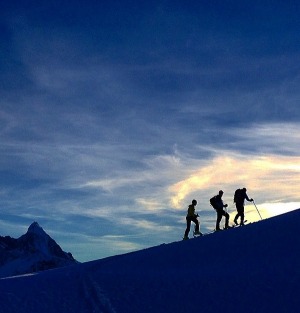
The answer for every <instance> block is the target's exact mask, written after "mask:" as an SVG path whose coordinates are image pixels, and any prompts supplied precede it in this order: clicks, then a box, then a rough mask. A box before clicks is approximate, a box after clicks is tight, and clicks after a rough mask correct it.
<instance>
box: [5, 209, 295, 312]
mask: <svg viewBox="0 0 300 313" xmlns="http://www.w3.org/2000/svg"><path fill="white" fill-rule="evenodd" d="M299 225H300V210H296V211H293V212H290V213H287V214H284V215H280V216H276V217H273V218H270V219H268V220H264V221H261V222H257V223H252V224H250V225H247V226H244V227H240V228H235V229H231V230H227V231H223V232H218V233H214V234H211V235H207V236H204V237H202V238H195V239H191V240H188V241H178V242H175V243H171V244H162V245H160V246H157V247H153V248H149V249H145V250H141V251H138V252H132V253H128V254H123V255H119V256H114V257H110V258H106V259H102V260H97V261H93V262H87V263H82V264H76V265H72V266H68V267H65V268H60V269H54V270H48V271H44V272H41V273H38V274H34V275H29V276H28V275H27V276H21V277H13V278H5V279H1V280H0V312H1V313H11V312H13V313H68V312H70V313H71V312H72V313H77V312H78V313H87V312H88V313H92V312H94V313H95V312H106V313H107V312H118V313H120V312H122V313H123V312H125V313H147V312H149V313H150V312H151V313H154V312H155V313H158V312H173V313H174V312H182V313H185V312H198V313H200V312H205V313H209V312H214V313H215V312H231V313H232V312H239V313H241V312H243V313H248V312H251V313H253V312H272V313H273V312H280V313H284V312H289V313H292V312H299V311H300V299H299V283H300V280H299V278H300V269H299V260H300V259H299V257H300V250H299V246H300V236H299Z"/></svg>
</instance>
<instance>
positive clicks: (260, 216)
mask: <svg viewBox="0 0 300 313" xmlns="http://www.w3.org/2000/svg"><path fill="white" fill-rule="evenodd" d="M253 204H254V206H255V209H256V211H257V213H258V214H259V216H260V219H261V220H262V217H261V215H260V213H259V211H258V208H257V206H256V204H255V202H254V200H253Z"/></svg>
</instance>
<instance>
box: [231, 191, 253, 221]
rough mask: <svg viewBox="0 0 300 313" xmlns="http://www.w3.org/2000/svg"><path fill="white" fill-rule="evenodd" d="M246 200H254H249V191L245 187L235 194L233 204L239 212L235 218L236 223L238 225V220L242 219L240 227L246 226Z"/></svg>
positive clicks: (250, 200)
mask: <svg viewBox="0 0 300 313" xmlns="http://www.w3.org/2000/svg"><path fill="white" fill-rule="evenodd" d="M245 200H247V201H249V202H252V201H253V199H249V197H248V195H247V189H246V188H245V187H244V188H242V189H237V190H236V191H235V193H234V198H233V202H235V207H236V210H237V215H236V216H235V218H234V223H235V224H236V225H238V221H237V220H238V218H239V217H240V218H241V222H240V225H244V219H245V207H244V205H245Z"/></svg>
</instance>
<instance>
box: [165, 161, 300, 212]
mask: <svg viewBox="0 0 300 313" xmlns="http://www.w3.org/2000/svg"><path fill="white" fill-rule="evenodd" d="M220 186H222V188H224V190H231V191H233V190H234V188H236V187H243V186H247V189H248V190H250V191H251V194H255V197H256V198H257V199H260V200H261V202H270V203H273V202H274V203H275V202H276V203H278V202H280V203H281V202H282V203H285V202H297V201H298V199H300V157H291V156H273V155H270V156H262V157H255V156H252V157H245V156H239V155H228V156H226V157H224V156H221V157H216V158H214V159H213V160H211V161H210V162H206V163H205V164H203V165H202V166H200V167H199V169H198V170H197V171H195V173H194V174H193V175H192V176H190V177H187V178H185V179H183V180H182V181H180V182H178V183H176V184H174V185H172V186H171V187H170V189H169V191H170V192H171V194H172V196H171V203H172V206H173V207H174V208H181V205H182V202H183V200H185V199H186V198H187V196H189V195H190V194H191V193H193V192H195V191H201V192H203V191H204V192H205V191H207V194H210V193H211V192H212V191H211V190H214V192H216V191H217V190H218V188H219V187H220Z"/></svg>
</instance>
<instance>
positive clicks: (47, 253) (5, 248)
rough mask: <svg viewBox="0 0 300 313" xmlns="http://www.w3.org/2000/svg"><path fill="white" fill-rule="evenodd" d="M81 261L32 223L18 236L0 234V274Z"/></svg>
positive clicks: (17, 273) (23, 271)
mask: <svg viewBox="0 0 300 313" xmlns="http://www.w3.org/2000/svg"><path fill="white" fill-rule="evenodd" d="M75 263H78V262H77V261H76V260H75V259H74V258H73V256H72V254H71V253H66V252H64V251H63V250H62V249H61V247H60V246H59V245H58V244H57V243H56V242H55V241H54V240H53V239H52V238H51V237H50V236H49V235H48V234H47V233H46V232H45V231H44V230H43V228H42V227H40V225H39V224H38V223H37V222H33V223H32V224H31V225H30V226H29V228H28V231H27V233H26V234H24V235H23V236H21V237H20V238H18V239H15V238H11V237H9V236H5V237H1V236H0V277H7V276H13V275H20V274H28V273H32V272H38V271H43V270H47V269H52V268H57V267H62V266H67V265H71V264H75Z"/></svg>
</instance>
